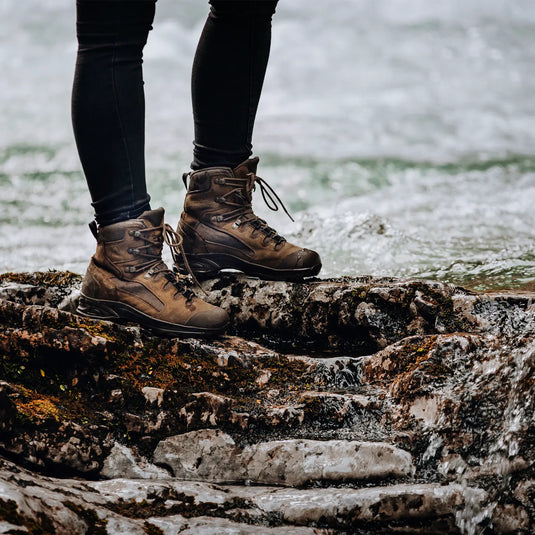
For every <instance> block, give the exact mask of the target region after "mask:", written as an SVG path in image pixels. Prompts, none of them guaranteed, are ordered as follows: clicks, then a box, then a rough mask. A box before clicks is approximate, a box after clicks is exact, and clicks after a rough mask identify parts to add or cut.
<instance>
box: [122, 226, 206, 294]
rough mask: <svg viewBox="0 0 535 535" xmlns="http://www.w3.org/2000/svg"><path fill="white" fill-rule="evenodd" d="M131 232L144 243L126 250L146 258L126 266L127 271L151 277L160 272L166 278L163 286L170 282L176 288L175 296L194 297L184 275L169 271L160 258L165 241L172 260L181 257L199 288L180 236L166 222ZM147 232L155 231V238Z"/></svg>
mask: <svg viewBox="0 0 535 535" xmlns="http://www.w3.org/2000/svg"><path fill="white" fill-rule="evenodd" d="M131 233H132V235H133V236H134V237H136V238H139V239H141V240H143V242H144V245H141V246H139V247H131V248H129V250H128V252H129V253H130V254H133V255H135V256H138V257H142V258H144V259H146V260H145V261H144V262H140V263H136V264H135V265H131V266H128V271H129V272H130V273H140V272H144V271H146V276H147V277H152V276H154V275H158V274H159V273H161V274H163V276H164V277H165V278H166V282H165V284H164V288H165V287H166V286H167V285H168V284H172V285H173V286H174V288H175V290H176V291H175V294H174V295H175V296H176V295H178V294H179V293H180V294H182V295H183V296H184V297H185V298H186V300H187V301H188V302H190V301H191V300H192V299H193V298H194V297H195V293H194V292H193V290H192V289H191V288H190V287H189V286H190V283H189V281H188V280H187V278H186V277H180V276H179V275H178V274H177V273H176V272H174V271H171V270H170V269H169V268H168V267H167V265H166V264H165V262H164V261H163V260H162V249H163V243H164V242H165V243H166V244H167V245H168V246H169V248H170V249H171V254H172V256H173V260H174V261H175V262H176V261H177V260H178V259H179V258H182V260H183V262H184V265H185V266H186V268H187V270H188V273H189V274H190V276H191V278H192V279H193V281H194V283H195V284H196V285H197V286H198V287H199V288H201V285H200V284H199V281H198V280H197V278H196V277H195V275H194V273H193V271H192V270H191V268H190V266H189V264H188V260H187V258H186V253H185V252H184V247H183V245H182V236H181V235H180V234H178V233H177V232H175V231H174V230H173V228H172V227H171V226H170V225H168V224H167V223H166V224H164V225H160V226H158V227H148V228H142V229H138V230H135V231H131ZM148 233H157V238H156V239H152V238H151V237H150V236H148V235H147V234H148ZM201 289H202V288H201ZM202 290H203V292H204V293H206V292H205V291H204V289H202Z"/></svg>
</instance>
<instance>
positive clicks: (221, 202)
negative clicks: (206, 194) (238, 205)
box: [215, 197, 225, 204]
mask: <svg viewBox="0 0 535 535" xmlns="http://www.w3.org/2000/svg"><path fill="white" fill-rule="evenodd" d="M215 202H217V203H219V204H223V203H224V202H225V199H224V198H223V197H216V198H215Z"/></svg>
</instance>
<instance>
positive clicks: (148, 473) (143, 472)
mask: <svg viewBox="0 0 535 535" xmlns="http://www.w3.org/2000/svg"><path fill="white" fill-rule="evenodd" d="M100 475H101V476H103V477H106V478H109V479H114V478H118V477H127V478H132V479H168V478H169V477H171V476H170V474H169V472H167V470H163V469H162V468H158V467H157V466H155V465H153V464H152V463H149V462H148V461H147V459H145V458H143V457H142V456H140V455H136V454H135V453H134V452H133V451H132V450H131V449H130V448H127V447H126V446H123V445H122V444H115V445H114V446H113V448H112V449H111V451H110V454H109V455H108V456H107V457H106V459H105V460H104V463H103V466H102V470H101V471H100Z"/></svg>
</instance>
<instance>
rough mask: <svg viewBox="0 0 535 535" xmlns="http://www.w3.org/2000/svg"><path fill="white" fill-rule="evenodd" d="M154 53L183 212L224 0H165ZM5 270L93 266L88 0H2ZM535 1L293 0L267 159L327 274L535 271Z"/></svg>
mask: <svg viewBox="0 0 535 535" xmlns="http://www.w3.org/2000/svg"><path fill="white" fill-rule="evenodd" d="M157 8H158V9H157V16H156V22H155V29H154V31H153V32H152V33H151V35H150V38H149V44H148V46H147V48H146V53H145V66H144V68H145V82H146V85H145V88H146V96H147V170H148V172H147V175H148V184H149V191H150V193H151V195H152V198H153V203H152V204H153V207H157V206H159V205H164V206H165V207H166V209H167V219H168V222H170V223H171V224H173V225H174V224H175V223H176V221H177V219H178V216H179V214H180V211H181V205H182V202H183V197H184V190H183V187H182V183H181V180H180V176H181V173H182V172H183V171H185V170H187V169H188V167H189V162H190V160H191V147H192V146H191V140H192V119H191V110H190V96H189V73H190V70H191V62H192V58H193V53H194V50H195V46H196V42H197V39H198V36H199V34H200V31H201V28H202V25H203V23H204V18H205V16H206V13H207V8H208V5H207V3H205V2H204V1H202V0H159V2H158V6H157ZM0 16H1V17H2V20H3V21H4V23H3V24H2V28H1V29H0V45H1V46H0V67H1V73H2V76H1V77H0V224H1V235H2V239H1V240H0V271H6V270H37V269H49V268H56V269H71V270H74V271H77V272H83V270H84V269H85V266H86V264H87V261H88V259H89V256H90V255H91V254H92V252H93V250H94V240H93V238H92V236H91V235H90V233H89V230H88V229H87V226H86V224H87V222H88V221H90V220H91V218H92V209H91V206H90V199H89V195H88V193H87V191H86V185H85V181H84V179H83V176H82V174H81V170H80V165H79V162H78V157H77V154H76V150H75V146H74V141H73V137H72V130H71V125H70V102H69V99H70V88H71V83H72V74H73V66H74V60H75V53H76V43H75V30H74V17H75V14H74V1H72V0H47V1H46V2H42V1H38V0H24V2H21V1H19V0H2V1H1V2H0ZM534 57H535V3H534V2H533V1H532V0H493V1H492V2H488V1H486V0H449V1H447V2H429V1H428V0H321V1H318V2H311V1H310V0H281V2H280V4H279V8H278V12H277V14H276V16H275V19H274V31H273V46H272V54H271V62H270V65H269V70H268V75H267V79H266V84H265V89H264V94H263V97H262V101H261V104H260V110H259V115H258V120H257V126H256V131H255V139H254V142H255V153H256V154H258V155H260V156H261V168H260V171H259V174H260V175H261V176H262V177H264V178H266V179H267V180H268V181H269V182H270V184H271V185H272V186H274V187H275V188H276V189H277V191H278V192H279V194H280V196H281V197H282V198H283V199H284V201H285V202H286V204H287V206H289V208H290V209H291V211H292V212H293V213H294V215H295V216H296V220H297V222H296V223H295V224H292V223H291V222H290V221H289V220H286V219H284V218H285V216H284V214H283V213H282V212H278V213H276V214H272V213H268V210H267V209H265V208H264V207H263V206H262V200H261V197H257V199H256V203H255V206H256V211H257V213H259V214H260V215H263V216H265V217H267V218H269V221H270V222H271V223H272V224H273V225H274V226H275V227H277V228H278V229H279V230H281V232H283V233H284V234H285V235H286V236H287V237H288V238H290V239H293V240H296V241H299V243H303V244H306V245H308V246H311V247H314V248H316V249H317V250H318V251H319V252H320V253H321V255H322V257H323V260H324V271H323V272H322V274H323V276H339V275H362V274H372V275H393V276H402V277H406V276H417V277H426V278H435V279H441V280H447V281H451V282H454V283H457V284H462V285H465V286H470V287H473V288H477V289H486V288H500V287H518V286H522V285H524V284H527V283H529V282H530V281H532V280H533V279H535V251H534V245H533V244H534V240H533V237H534V236H533V235H534V216H533V214H534V204H535V143H534V141H535V69H534V66H533V58H534Z"/></svg>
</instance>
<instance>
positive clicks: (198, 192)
mask: <svg viewBox="0 0 535 535" xmlns="http://www.w3.org/2000/svg"><path fill="white" fill-rule="evenodd" d="M257 165H258V158H251V159H249V160H246V161H245V162H243V163H242V164H240V165H239V166H238V167H236V168H235V169H231V168H230V167H210V168H207V169H201V170H199V171H194V172H192V173H190V174H189V177H190V180H189V188H188V192H187V194H186V199H185V201H184V211H183V212H182V216H181V218H180V222H179V224H178V229H177V232H178V233H179V234H180V235H181V236H182V239H183V245H184V251H185V253H186V254H185V257H186V258H187V262H188V263H189V266H190V267H191V269H192V270H193V272H194V273H195V275H196V276H197V277H199V278H210V277H215V276H217V274H218V273H219V272H220V271H221V270H223V269H229V268H230V269H236V270H239V271H242V272H243V273H246V274H247V275H252V276H254V277H260V278H261V279H269V280H299V279H302V278H304V277H312V276H314V275H317V274H318V273H319V271H320V269H321V260H320V257H319V255H318V253H316V252H315V251H311V250H309V249H303V248H301V247H298V246H296V245H293V244H292V243H290V242H288V241H286V239H285V238H283V237H282V236H280V235H279V234H278V233H277V231H276V230H275V229H273V228H271V227H270V226H268V224H267V223H266V222H265V221H264V220H263V219H260V218H259V217H258V216H256V215H255V214H254V212H253V209H252V206H251V202H252V193H253V190H254V189H255V186H256V185H258V186H259V187H260V191H261V193H262V196H263V198H264V201H265V202H266V204H267V206H268V207H269V208H270V209H271V210H278V208H279V206H278V204H277V201H278V203H280V205H281V206H282V208H283V209H284V211H285V212H286V213H287V214H288V211H287V210H286V208H285V207H284V205H283V204H282V202H281V200H280V199H279V197H278V196H277V194H276V193H275V192H274V191H273V189H272V188H271V187H270V186H269V185H268V184H267V183H266V181H265V180H263V179H262V178H260V177H259V176H257V175H256V168H257ZM187 177H188V174H185V175H184V177H183V178H184V184H185V185H186V180H187ZM288 216H289V217H290V218H291V216H290V215H289V214H288ZM292 221H293V219H292ZM177 268H178V270H179V271H180V272H181V273H185V272H186V271H187V269H186V268H187V266H186V265H184V261H183V260H181V259H179V261H178V262H177Z"/></svg>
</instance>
